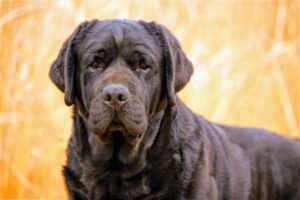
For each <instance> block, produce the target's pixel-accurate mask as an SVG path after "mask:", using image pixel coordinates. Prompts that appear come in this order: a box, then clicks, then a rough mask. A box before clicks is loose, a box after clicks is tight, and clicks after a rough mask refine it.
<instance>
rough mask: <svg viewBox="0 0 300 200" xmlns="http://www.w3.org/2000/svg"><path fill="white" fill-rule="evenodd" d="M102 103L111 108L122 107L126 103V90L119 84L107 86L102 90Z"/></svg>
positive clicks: (127, 92)
mask: <svg viewBox="0 0 300 200" xmlns="http://www.w3.org/2000/svg"><path fill="white" fill-rule="evenodd" d="M102 93H103V101H104V102H105V103H107V104H109V105H111V106H117V105H122V104H123V103H125V102H127V101H128V98H129V91H128V89H127V88H126V87H125V86H123V85H119V84H113V85H108V86H106V87H104V88H103V90H102Z"/></svg>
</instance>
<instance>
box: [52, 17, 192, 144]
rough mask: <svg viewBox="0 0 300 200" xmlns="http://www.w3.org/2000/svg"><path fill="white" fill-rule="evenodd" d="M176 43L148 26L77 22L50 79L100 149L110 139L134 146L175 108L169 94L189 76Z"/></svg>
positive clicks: (161, 29) (189, 69)
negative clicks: (164, 112) (154, 120)
mask: <svg viewBox="0 0 300 200" xmlns="http://www.w3.org/2000/svg"><path fill="white" fill-rule="evenodd" d="M192 71H193V69H192V65H191V63H190V61H189V60H188V59H187V58H186V56H185V54H184V53H183V51H182V49H181V47H180V45H179V43H178V41H177V40H176V38H175V37H174V36H173V35H172V34H171V33H170V32H169V31H168V30H167V29H166V28H165V27H164V26H161V25H158V24H156V23H154V22H151V23H147V22H143V21H129V20H104V21H99V20H93V21H87V22H83V23H82V24H81V25H79V26H78V27H77V28H76V30H75V31H74V32H73V34H72V35H71V36H70V37H69V38H68V39H67V40H66V42H65V43H64V44H63V46H62V48H61V50H60V52H59V54H58V56H57V58H56V60H55V61H54V62H53V64H52V66H51V69H50V73H49V74H50V78H51V80H52V81H53V82H54V83H55V85H56V86H57V87H58V88H59V89H60V90H61V91H62V92H64V94H65V103H66V104H67V105H69V106H70V105H72V104H74V103H75V104H76V105H77V106H78V108H79V110H80V113H81V115H82V117H84V118H86V121H87V125H88V128H89V131H91V132H92V133H93V134H95V136H96V137H97V138H98V139H99V140H100V141H101V142H102V143H104V144H110V143H112V141H113V138H114V136H113V135H115V134H119V135H122V136H123V138H124V140H125V141H126V143H127V144H129V145H132V146H135V145H137V144H138V143H139V142H140V141H141V139H142V138H143V135H144V133H145V132H146V130H147V127H148V121H149V119H151V117H152V116H154V115H155V113H157V112H158V111H160V110H161V109H164V108H166V107H167V106H170V107H173V106H176V101H175V93H176V92H178V91H180V90H181V89H182V88H183V87H184V86H185V84H186V83H187V82H188V80H189V78H190V76H191V74H192Z"/></svg>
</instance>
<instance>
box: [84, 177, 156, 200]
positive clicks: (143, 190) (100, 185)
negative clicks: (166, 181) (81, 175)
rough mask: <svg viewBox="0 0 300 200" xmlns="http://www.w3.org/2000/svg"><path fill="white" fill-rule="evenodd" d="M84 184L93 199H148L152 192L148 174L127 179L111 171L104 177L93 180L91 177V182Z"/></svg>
mask: <svg viewBox="0 0 300 200" xmlns="http://www.w3.org/2000/svg"><path fill="white" fill-rule="evenodd" d="M83 182H84V181H83ZM84 184H85V185H86V187H87V189H88V191H89V197H90V199H91V200H92V199H93V200H98V199H99V200H100V199H115V200H121V199H148V198H147V196H149V194H150V193H151V187H150V182H148V181H147V176H146V175H143V176H136V177H133V178H129V179H126V178H122V177H121V175H120V174H119V173H117V172H111V173H109V174H108V175H107V176H105V177H104V178H98V179H97V178H95V177H94V180H93V181H91V179H90V178H89V182H84Z"/></svg>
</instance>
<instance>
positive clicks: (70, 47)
mask: <svg viewBox="0 0 300 200" xmlns="http://www.w3.org/2000/svg"><path fill="white" fill-rule="evenodd" d="M95 21H96V20H93V23H92V22H88V21H85V22H83V23H81V24H80V25H79V26H78V27H77V28H76V29H75V31H74V32H73V33H72V35H71V36H70V37H69V38H68V39H67V40H66V41H65V42H64V44H63V45H62V47H61V49H60V51H59V53H58V56H57V58H56V59H55V60H54V61H53V63H52V65H51V68H50V71H49V77H50V79H51V80H52V82H53V83H54V84H55V85H56V86H57V87H58V88H59V89H60V90H61V91H62V92H64V93H65V103H66V105H68V106H70V105H72V104H74V99H75V88H74V86H75V70H76V55H75V50H74V46H75V45H76V43H77V41H78V40H79V39H80V38H81V37H82V35H83V33H85V32H86V30H88V29H90V27H91V24H94V23H95Z"/></svg>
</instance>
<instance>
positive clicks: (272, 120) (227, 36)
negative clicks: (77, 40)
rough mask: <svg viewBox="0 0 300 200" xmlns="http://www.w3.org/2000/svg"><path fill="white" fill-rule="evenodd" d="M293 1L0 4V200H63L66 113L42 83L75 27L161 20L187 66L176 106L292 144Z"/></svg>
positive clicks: (298, 44)
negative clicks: (190, 67) (89, 22)
mask: <svg viewBox="0 0 300 200" xmlns="http://www.w3.org/2000/svg"><path fill="white" fill-rule="evenodd" d="M299 13H300V3H299V1H297V0H295V1H282V2H279V1H276V2H272V1H242V0H237V1H222V2H221V1H211V2H209V1H204V2H201V1H196V0H194V1H172V2H171V1H159V2H155V3H150V1H120V2H118V3H117V2H116V1H113V2H112V1H108V0H105V1H100V0H99V1H71V0H69V1H51V0H49V1H25V0H15V1H13V0H12V1H8V0H4V1H1V3H0V34H1V35H0V44H1V45H0V46H1V48H0V199H3V198H11V199H15V198H20V199H32V198H34V199H37V198H41V199H65V198H66V192H65V189H64V185H63V179H62V176H61V172H60V171H61V166H62V164H63V163H64V161H65V149H66V143H67V140H68V137H69V135H70V129H71V128H70V127H71V120H70V109H69V108H67V107H66V106H65V105H64V102H63V95H62V94H61V93H60V92H59V91H58V90H57V89H56V88H55V86H54V85H53V84H52V83H51V82H50V80H49V79H48V76H47V73H48V69H49V66H50V63H51V62H52V60H53V59H54V58H55V56H56V54H57V53H58V50H59V48H60V46H61V44H62V42H63V41H64V40H65V39H66V37H67V36H68V35H69V34H70V33H71V32H72V30H73V29H74V28H75V27H76V25H77V24H78V23H80V22H81V21H83V20H85V19H92V18H100V19H107V18H133V19H145V20H155V21H157V22H160V23H162V24H165V25H166V26H168V27H169V28H170V30H171V31H172V32H173V33H174V34H175V35H176V36H177V37H178V38H179V40H180V41H181V43H182V46H183V48H184V49H185V51H186V52H187V55H188V56H189V57H190V58H191V60H192V61H193V63H194V66H195V73H194V75H193V77H192V79H191V82H190V84H189V85H188V86H187V87H186V88H185V90H184V91H182V92H181V93H180V96H181V97H182V98H183V99H184V101H185V102H186V103H187V104H188V105H189V107H191V108H192V109H193V110H194V111H196V112H197V113H200V114H202V115H204V116H206V117H207V118H209V119H211V120H214V121H218V122H222V123H226V124H235V125H243V126H258V127H265V128H268V129H271V130H274V131H277V132H281V133H284V135H286V136H287V137H292V138H296V137H298V138H300V136H299V133H300V123H299V120H300V105H299V102H300V99H299V98H300V89H299V88H300V79H299V76H300V71H299V70H300V61H299V56H300V37H299V36H300V27H299V25H300V21H299V19H300V16H299Z"/></svg>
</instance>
